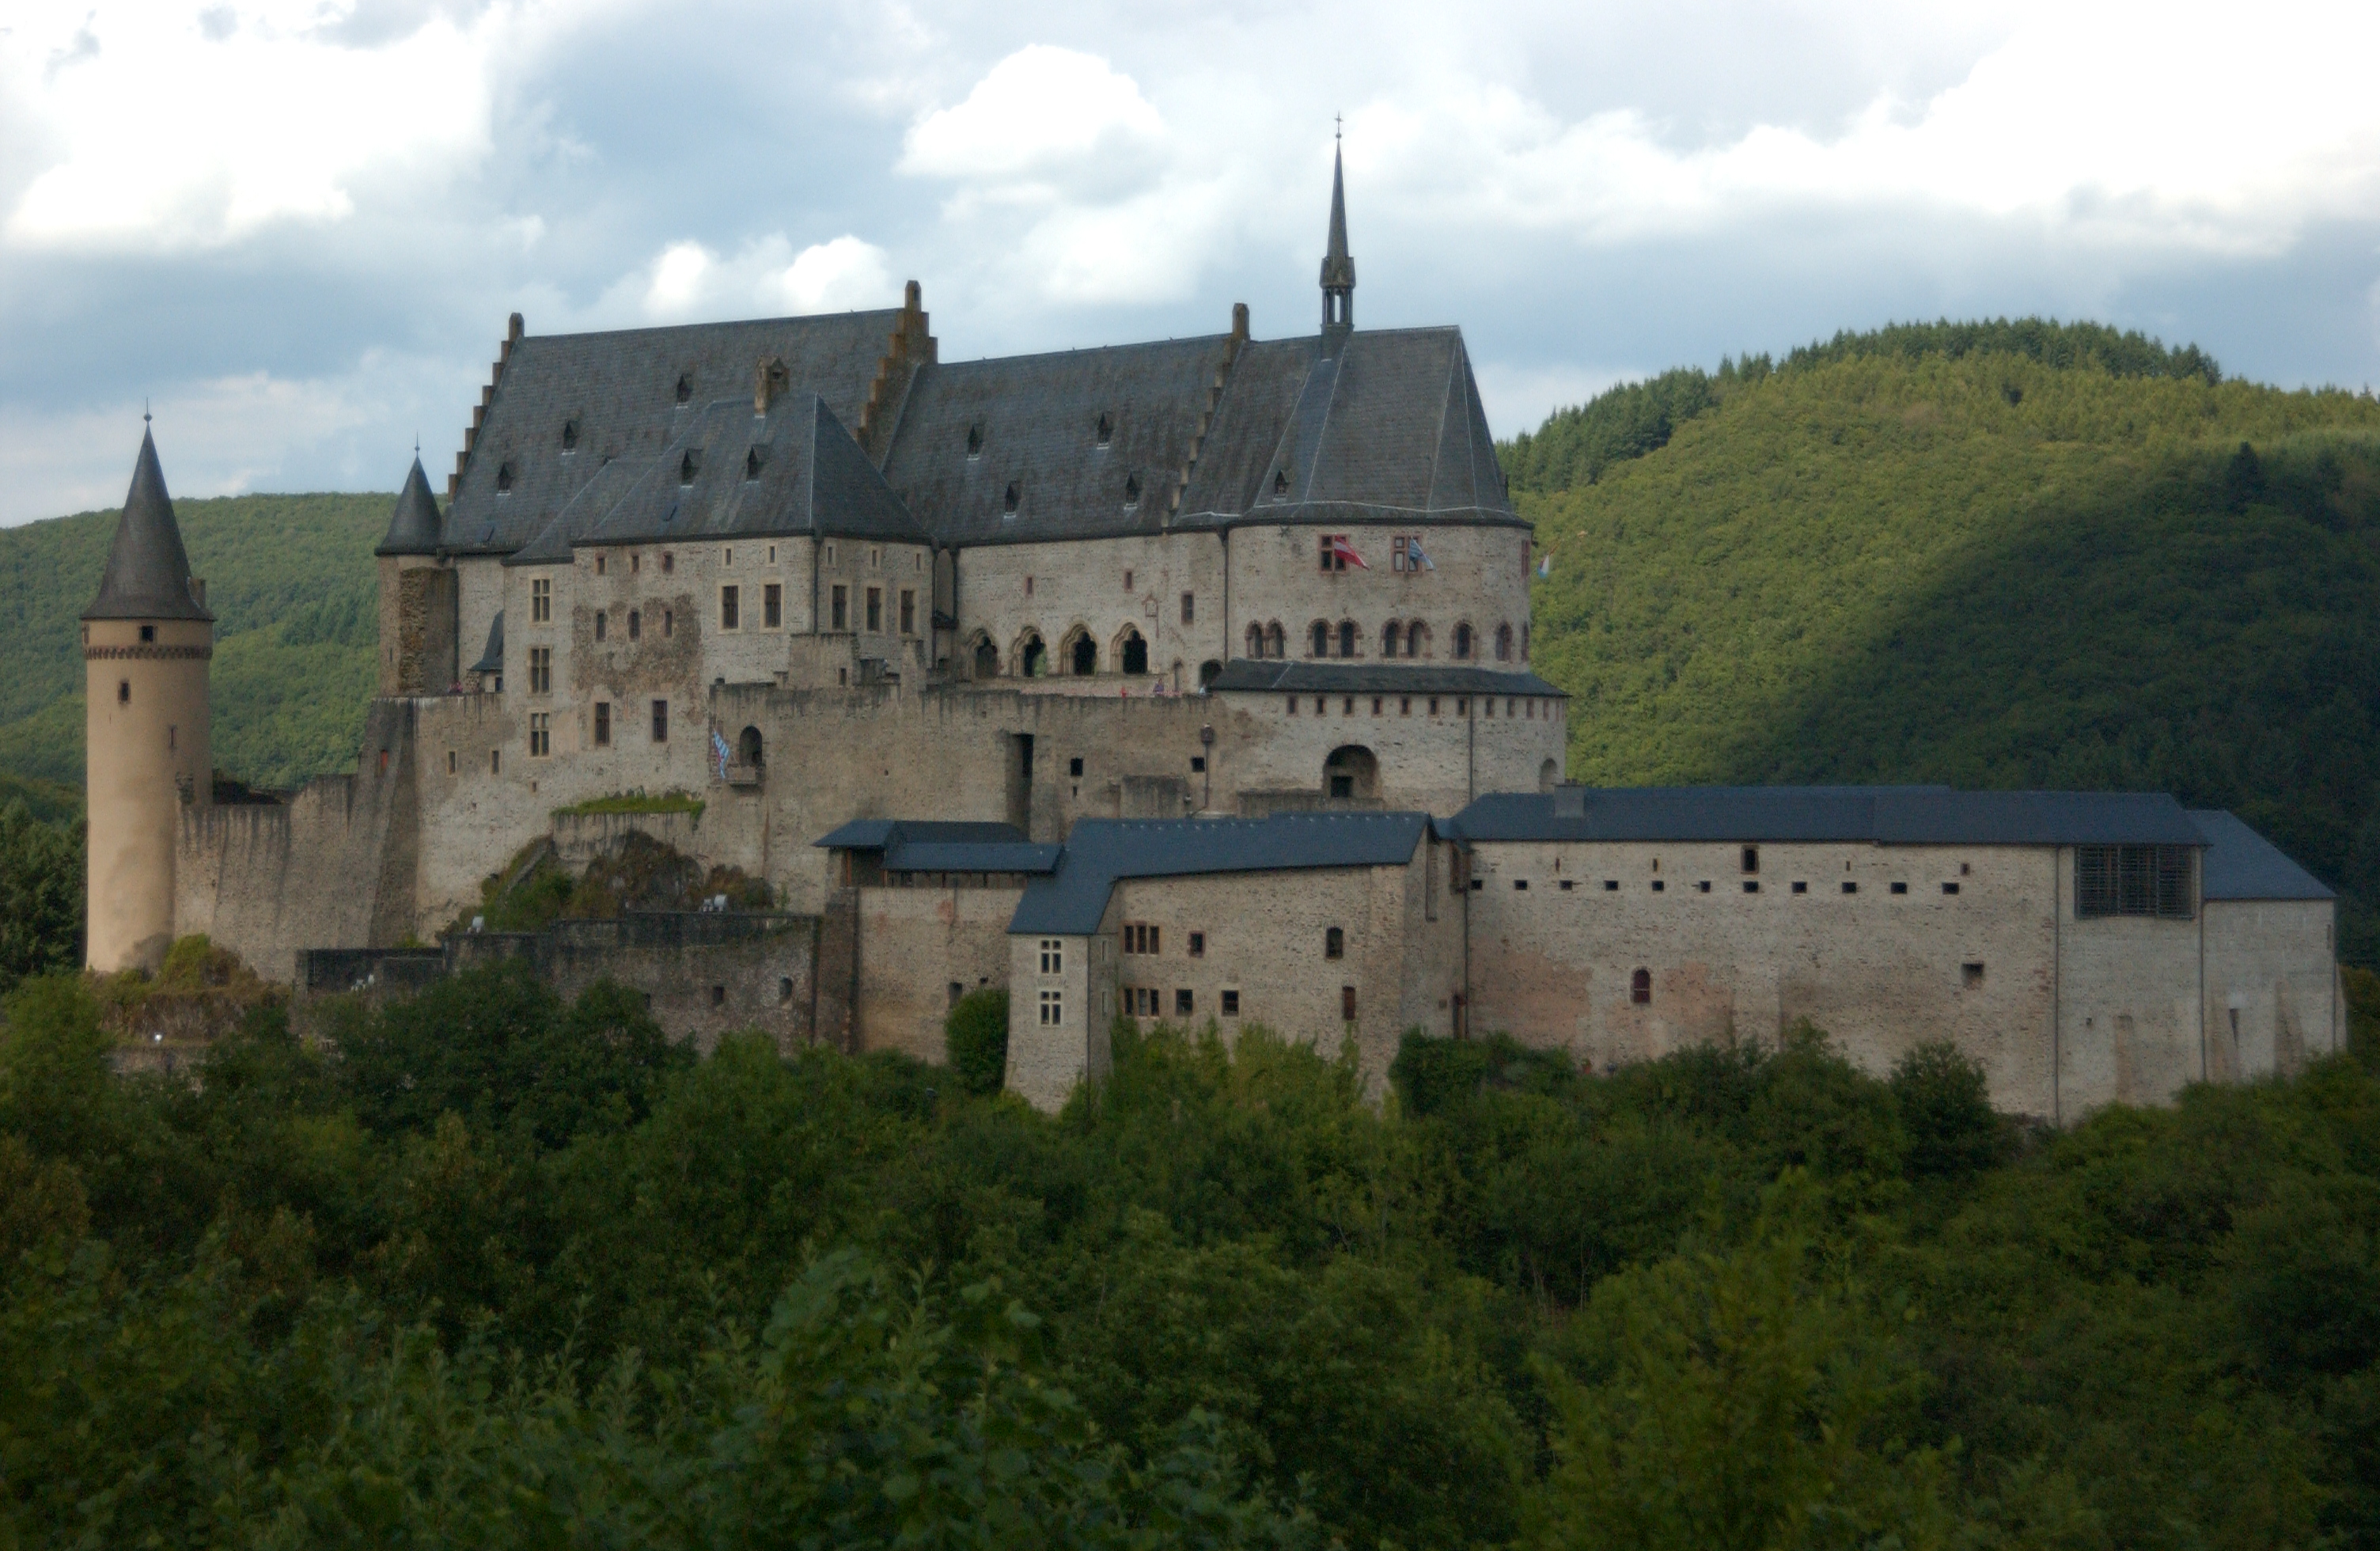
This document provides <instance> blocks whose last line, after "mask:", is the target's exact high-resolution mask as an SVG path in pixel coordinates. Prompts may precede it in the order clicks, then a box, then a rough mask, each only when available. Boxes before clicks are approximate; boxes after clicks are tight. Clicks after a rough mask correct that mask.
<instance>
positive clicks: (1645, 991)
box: [1628, 969, 1653, 1007]
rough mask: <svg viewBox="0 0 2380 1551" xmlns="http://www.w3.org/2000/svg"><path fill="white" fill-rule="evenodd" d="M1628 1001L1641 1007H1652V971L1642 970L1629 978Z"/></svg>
mask: <svg viewBox="0 0 2380 1551" xmlns="http://www.w3.org/2000/svg"><path fill="white" fill-rule="evenodd" d="M1628 1000H1630V1001H1633V1002H1634V1003H1635V1004H1636V1005H1637V1006H1639V1007H1649V1006H1651V1005H1652V1002H1653V972H1652V971H1651V970H1649V969H1640V970H1638V971H1637V972H1636V973H1635V974H1633V975H1630V976H1629V977H1628Z"/></svg>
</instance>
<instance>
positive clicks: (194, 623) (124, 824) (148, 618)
mask: <svg viewBox="0 0 2380 1551" xmlns="http://www.w3.org/2000/svg"><path fill="white" fill-rule="evenodd" d="M213 656H214V615H212V614H211V613H209V612H207V608H206V584H205V583H203V582H200V581H194V580H192V579H191V576H190V561H189V557H188V555H187V554H186V553H184V552H183V550H182V532H181V528H180V527H179V526H177V525H176V523H175V521H174V503H173V501H172V499H171V498H170V497H168V496H167V495H166V493H165V475H164V470H163V469H161V468H159V467H158V466H157V444H156V442H154V441H153V440H152V439H151V437H150V435H149V433H148V431H147V430H145V429H144V430H142V432H141V436H140V459H139V461H137V462H136V463H135V464H134V465H133V467H132V488H131V490H130V491H128V492H127V493H126V495H125V497H124V515H123V516H122V517H120V518H119V519H117V521H116V525H115V546H114V547H113V548H112V549H110V550H109V551H108V554H107V569H106V571H105V572H104V573H103V575H102V576H101V577H100V582H99V596H98V597H97V598H94V599H93V600H91V607H90V608H88V609H85V610H84V611H83V613H82V658H83V698H84V714H83V790H84V793H85V795H86V800H87V806H88V808H89V813H90V841H89V865H88V868H87V879H88V881H87V884H86V887H87V888H88V890H89V902H88V903H89V910H88V913H87V915H88V921H89V927H88V930H87V933H86V936H85V944H86V948H85V954H84V957H85V961H86V962H87V963H89V964H90V966H91V968H93V969H96V970H103V971H113V970H119V969H130V968H135V967H140V968H154V967H155V966H156V965H157V964H158V963H161V962H162V961H163V960H164V956H165V950H166V949H167V948H168V947H170V946H171V945H172V943H173V940H174V848H175V842H176V837H177V835H178V832H179V830H180V828H181V818H182V810H183V809H184V808H186V807H205V806H209V805H210V804H211V803H212V801H213V768H214V767H213V763H212V758H211V750H210V747H209V736H208V718H209V714H210V712H209V708H208V703H207V663H208V661H209V660H210V659H212V657H213Z"/></svg>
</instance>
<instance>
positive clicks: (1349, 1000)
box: [1339, 986, 1355, 1024]
mask: <svg viewBox="0 0 2380 1551" xmlns="http://www.w3.org/2000/svg"><path fill="white" fill-rule="evenodd" d="M1339 1021H1340V1022H1341V1023H1342V1024H1352V1023H1354V1021H1355V988H1354V987H1353V986H1342V987H1340V988H1339Z"/></svg>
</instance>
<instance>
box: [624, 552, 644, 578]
mask: <svg viewBox="0 0 2380 1551" xmlns="http://www.w3.org/2000/svg"><path fill="white" fill-rule="evenodd" d="M644 568H645V556H644V551H641V550H630V551H628V575H629V576H635V575H637V573H638V572H640V571H642V570H643V569H644Z"/></svg>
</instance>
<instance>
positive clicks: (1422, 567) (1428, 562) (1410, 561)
mask: <svg viewBox="0 0 2380 1551" xmlns="http://www.w3.org/2000/svg"><path fill="white" fill-rule="evenodd" d="M1405 568H1406V569H1407V570H1413V571H1435V570H1437V569H1438V562H1436V561H1434V560H1432V559H1430V558H1429V556H1427V555H1426V554H1424V553H1422V552H1421V540H1420V539H1406V540H1405Z"/></svg>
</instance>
